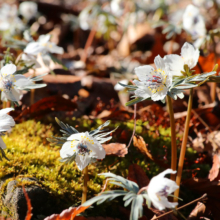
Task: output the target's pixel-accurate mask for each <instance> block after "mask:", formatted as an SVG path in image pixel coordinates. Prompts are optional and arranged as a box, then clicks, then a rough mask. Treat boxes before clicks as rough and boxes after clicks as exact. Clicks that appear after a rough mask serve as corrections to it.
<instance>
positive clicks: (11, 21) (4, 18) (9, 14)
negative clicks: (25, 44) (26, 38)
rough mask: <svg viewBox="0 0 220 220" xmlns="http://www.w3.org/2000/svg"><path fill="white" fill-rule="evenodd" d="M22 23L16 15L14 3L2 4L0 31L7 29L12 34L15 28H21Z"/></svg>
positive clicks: (22, 26) (0, 9)
mask: <svg viewBox="0 0 220 220" xmlns="http://www.w3.org/2000/svg"><path fill="white" fill-rule="evenodd" d="M23 28H24V24H23V23H22V21H21V20H20V18H19V17H18V16H17V7H16V5H9V4H6V3H4V4H2V6H1V8H0V31H9V33H10V34H14V32H15V31H16V30H19V31H21V30H23Z"/></svg>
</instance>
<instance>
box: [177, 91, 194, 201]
mask: <svg viewBox="0 0 220 220" xmlns="http://www.w3.org/2000/svg"><path fill="white" fill-rule="evenodd" d="M192 103H193V89H190V94H189V102H188V109H187V116H186V122H185V130H184V134H183V141H182V146H181V151H180V158H179V164H178V171H177V177H176V184H177V185H178V186H179V187H180V182H181V177H182V171H183V164H184V159H185V154H186V144H187V139H188V134H189V122H190V116H191V110H192ZM179 190H180V188H179V189H177V190H176V191H175V192H174V196H175V197H174V201H175V202H177V201H178V197H179Z"/></svg>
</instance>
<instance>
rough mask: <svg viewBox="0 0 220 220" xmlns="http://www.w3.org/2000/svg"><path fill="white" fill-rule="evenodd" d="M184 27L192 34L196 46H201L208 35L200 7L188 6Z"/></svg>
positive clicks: (184, 15)
mask: <svg viewBox="0 0 220 220" xmlns="http://www.w3.org/2000/svg"><path fill="white" fill-rule="evenodd" d="M183 28H184V29H185V30H186V31H187V32H189V33H190V34H191V36H192V38H193V40H194V41H195V46H196V47H200V46H201V44H202V42H203V40H204V38H205V36H206V27H205V22H204V19H203V17H202V15H201V14H200V12H199V9H198V8H197V7H195V6H194V5H188V6H187V7H186V10H185V12H184V14H183Z"/></svg>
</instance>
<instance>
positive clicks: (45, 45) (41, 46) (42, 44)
mask: <svg viewBox="0 0 220 220" xmlns="http://www.w3.org/2000/svg"><path fill="white" fill-rule="evenodd" d="M50 37H51V36H50V35H49V34H46V35H41V36H40V37H39V38H38V40H37V41H36V42H30V43H29V44H28V45H27V46H26V48H25V49H24V52H25V53H27V54H31V55H38V54H39V53H42V54H43V55H44V54H46V53H57V54H63V53H64V50H63V48H62V47H58V46H57V45H56V44H55V43H53V42H50Z"/></svg>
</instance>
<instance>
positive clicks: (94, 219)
mask: <svg viewBox="0 0 220 220" xmlns="http://www.w3.org/2000/svg"><path fill="white" fill-rule="evenodd" d="M87 220H120V219H118V218H111V217H101V216H98V217H88V218H87Z"/></svg>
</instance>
